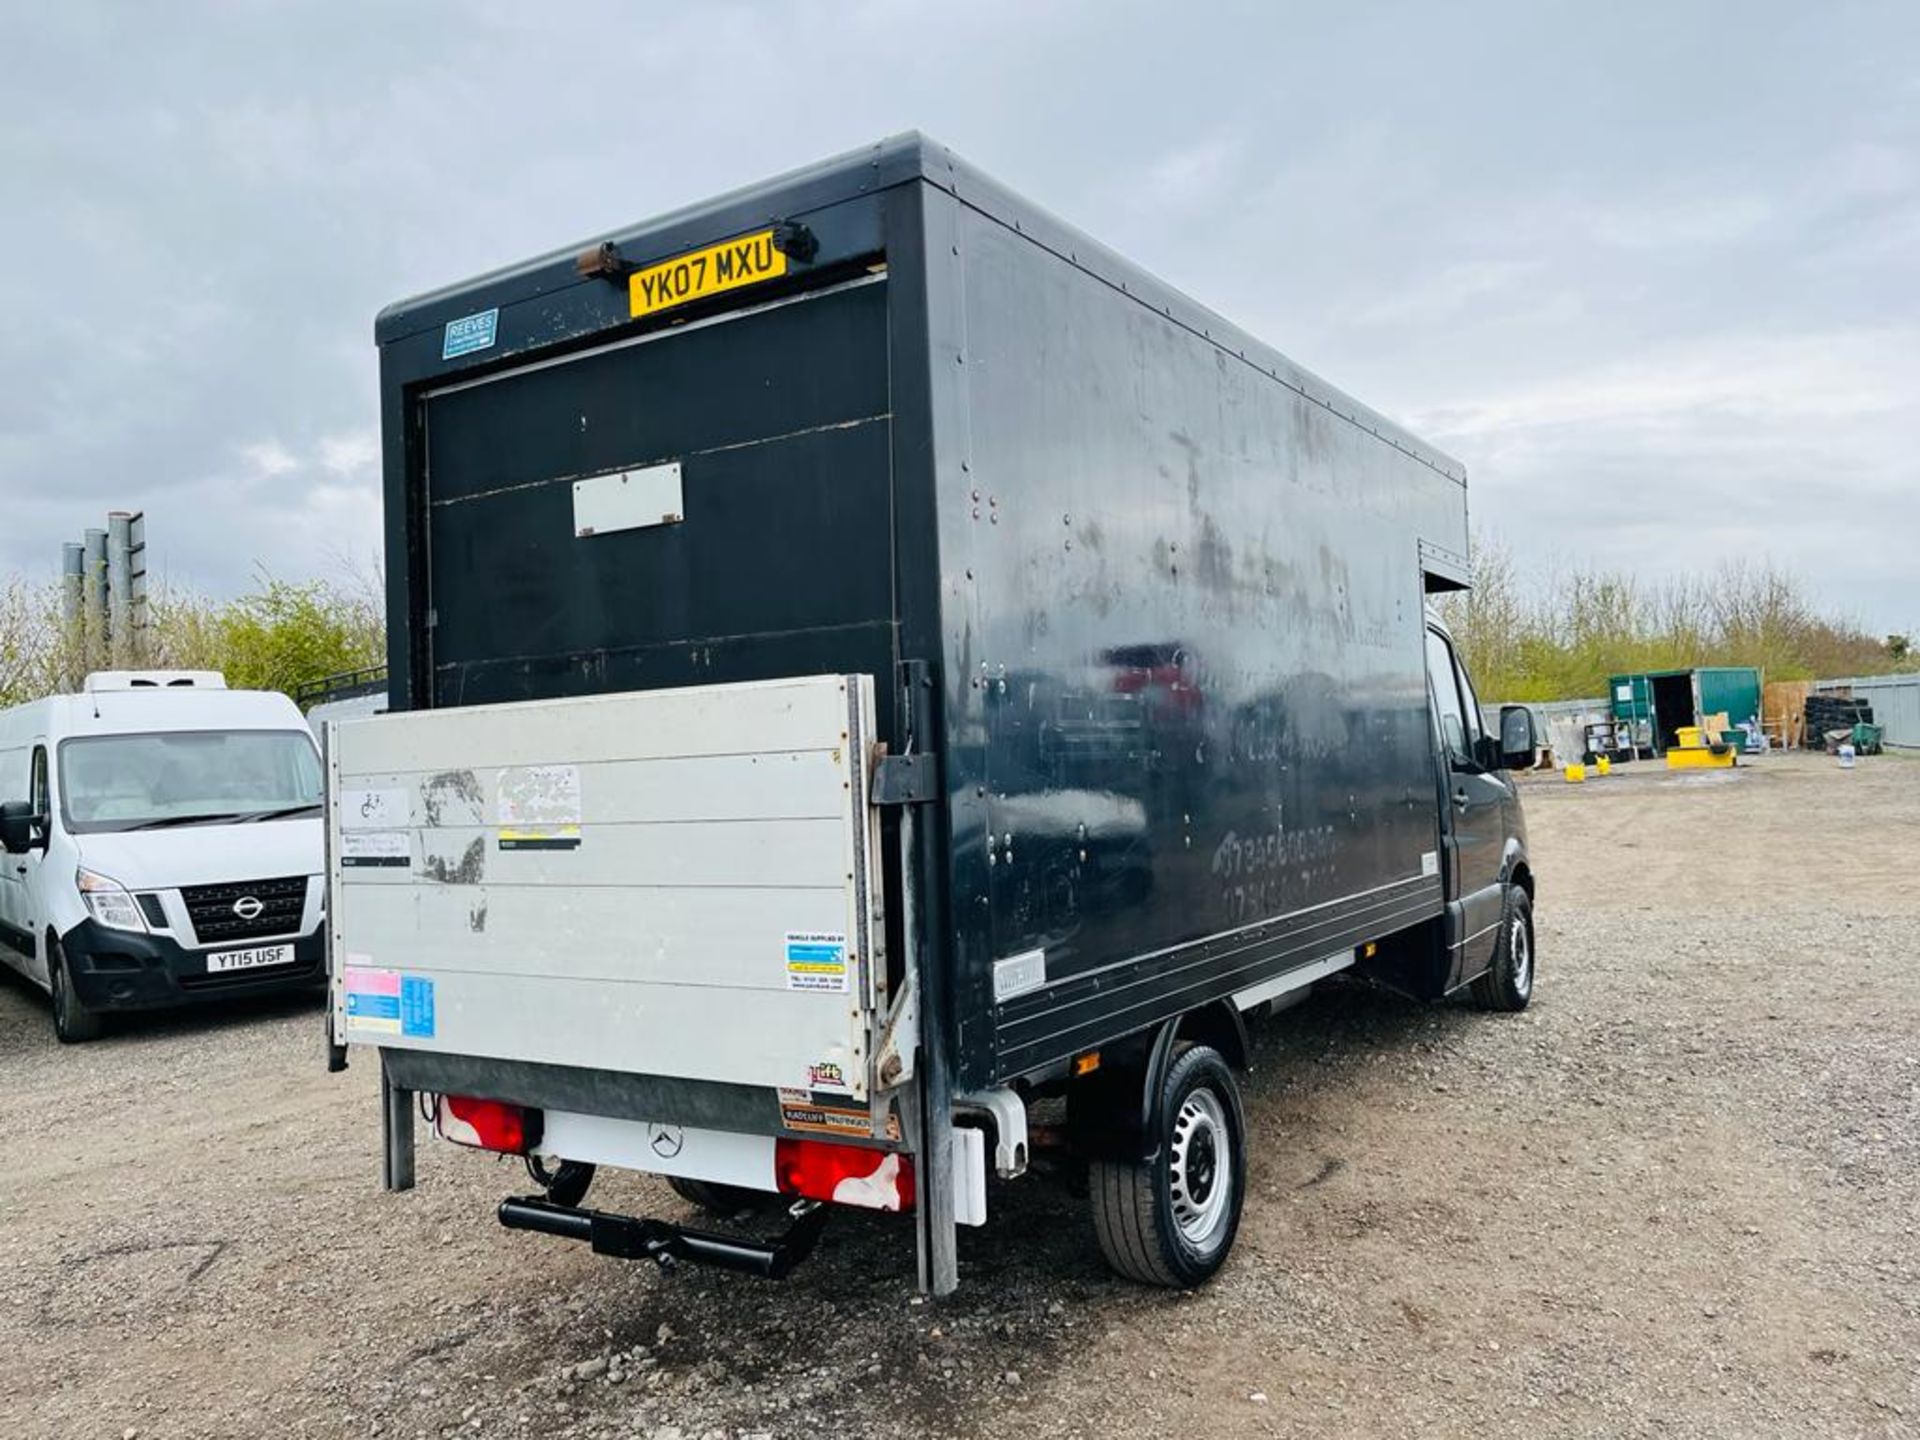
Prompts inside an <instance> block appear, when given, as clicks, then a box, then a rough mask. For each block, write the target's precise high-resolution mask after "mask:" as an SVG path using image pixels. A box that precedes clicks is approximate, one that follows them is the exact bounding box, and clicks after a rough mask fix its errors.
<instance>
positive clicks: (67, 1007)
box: [47, 935, 101, 1045]
mask: <svg viewBox="0 0 1920 1440" xmlns="http://www.w3.org/2000/svg"><path fill="white" fill-rule="evenodd" d="M47 986H48V989H49V990H50V991H51V992H52V997H53V1033H54V1036H55V1037H56V1038H57V1039H58V1040H59V1041H60V1043H61V1044H62V1045H78V1044H80V1043H81V1042H82V1041H86V1040H97V1039H99V1037H100V1029H101V1021H100V1014H99V1012H98V1011H96V1010H89V1009H88V1008H87V1007H86V1006H85V1005H83V1004H81V1003H80V997H79V996H78V995H76V994H74V993H73V980H72V977H71V976H69V975H68V973H67V952H66V949H65V948H64V947H63V946H62V945H61V944H60V942H59V941H58V940H56V939H54V937H53V936H51V935H49V936H47Z"/></svg>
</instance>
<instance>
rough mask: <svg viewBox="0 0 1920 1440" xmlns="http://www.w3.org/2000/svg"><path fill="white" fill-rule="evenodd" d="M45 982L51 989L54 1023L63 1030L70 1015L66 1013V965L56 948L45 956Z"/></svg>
mask: <svg viewBox="0 0 1920 1440" xmlns="http://www.w3.org/2000/svg"><path fill="white" fill-rule="evenodd" d="M47 984H48V985H49V986H50V987H52V991H53V1018H54V1023H55V1024H57V1025H58V1026H59V1027H60V1028H61V1029H62V1030H64V1029H66V1028H67V1021H68V1020H69V1019H70V1018H71V1017H70V1016H69V1015H68V1013H67V1004H68V1002H67V967H66V963H65V957H64V956H62V955H61V953H60V952H59V951H58V950H55V951H52V952H51V953H49V954H48V956H47Z"/></svg>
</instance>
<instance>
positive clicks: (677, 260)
mask: <svg viewBox="0 0 1920 1440" xmlns="http://www.w3.org/2000/svg"><path fill="white" fill-rule="evenodd" d="M786 273H787V254H786V251H784V250H781V249H779V248H778V247H776V246H775V245H774V243H773V231H771V230H759V231H755V232H754V233H753V234H751V235H742V236H740V237H738V238H737V239H733V240H723V241H721V242H720V243H719V244H718V245H709V246H707V248H706V249H704V250H694V251H690V252H689V253H687V254H685V255H676V256H674V258H673V259H671V260H662V261H661V262H660V263H659V264H658V265H649V266H647V267H646V268H645V269H643V270H636V271H634V272H633V274H631V275H629V276H628V277H627V309H628V311H629V312H630V313H631V314H632V315H633V317H634V318H635V319H636V320H637V319H639V318H640V316H642V315H652V314H655V313H657V312H658V311H661V310H671V309H672V308H673V307H674V306H675V305H685V304H687V303H688V302H689V301H693V300H704V299H705V298H706V297H707V296H709V295H719V294H722V293H723V292H725V291H728V290H737V289H739V288H740V287H741V286H742V285H757V284H759V283H760V282H761V281H762V280H775V279H778V278H779V277H780V276H782V275H784V274H786Z"/></svg>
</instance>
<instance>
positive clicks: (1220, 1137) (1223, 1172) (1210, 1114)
mask: <svg viewBox="0 0 1920 1440" xmlns="http://www.w3.org/2000/svg"><path fill="white" fill-rule="evenodd" d="M1168 1178H1169V1182H1170V1188H1171V1190H1172V1194H1173V1222H1174V1224H1175V1225H1176V1226H1178V1227H1179V1230H1180V1234H1181V1236H1182V1237H1183V1238H1184V1239H1185V1240H1186V1241H1187V1243H1188V1244H1190V1245H1192V1246H1194V1247H1195V1248H1197V1249H1200V1250H1206V1249H1209V1248H1210V1247H1211V1246H1212V1245H1213V1244H1214V1243H1215V1242H1217V1241H1218V1239H1219V1237H1220V1234H1221V1232H1222V1231H1223V1230H1224V1229H1225V1227H1226V1223H1227V1212H1228V1202H1229V1197H1230V1196H1231V1195H1232V1193H1233V1187H1234V1183H1235V1179H1234V1174H1233V1146H1232V1143H1231V1132H1230V1131H1229V1130H1228V1128H1227V1111H1226V1107H1225V1106H1224V1105H1222V1104H1221V1103H1220V1097H1219V1096H1217V1095H1215V1094H1214V1093H1213V1091H1211V1090H1208V1089H1199V1090H1195V1091H1193V1092H1192V1093H1191V1094H1189V1095H1188V1096H1187V1098H1186V1099H1185V1100H1183V1101H1181V1103H1180V1113H1179V1114H1178V1115H1177V1116H1175V1117H1174V1121H1173V1146H1172V1161H1171V1165H1170V1174H1169V1177H1168Z"/></svg>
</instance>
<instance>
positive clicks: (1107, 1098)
mask: <svg viewBox="0 0 1920 1440" xmlns="http://www.w3.org/2000/svg"><path fill="white" fill-rule="evenodd" d="M1194 1045H1206V1046H1209V1047H1211V1048H1212V1049H1214V1050H1216V1051H1218V1052H1219V1053H1220V1057H1221V1058H1222V1059H1223V1060H1225V1061H1226V1062H1227V1066H1228V1068H1229V1069H1232V1070H1236V1071H1244V1070H1246V1069H1247V1066H1248V1061H1249V1053H1250V1048H1251V1047H1250V1045H1249V1042H1248V1039H1247V1022H1246V1020H1245V1019H1244V1018H1242V1016H1241V1014H1240V1012H1239V1010H1238V1009H1236V1008H1235V1006H1234V1004H1233V1002H1232V1001H1231V1000H1215V1001H1212V1002H1210V1003H1208V1004H1206V1005H1203V1006H1201V1007H1199V1008H1198V1009H1195V1010H1188V1011H1186V1012H1184V1013H1183V1014H1180V1015H1176V1016H1174V1017H1173V1018H1172V1019H1171V1020H1165V1021H1162V1022H1161V1023H1160V1024H1159V1025H1158V1026H1157V1027H1155V1028H1154V1029H1152V1030H1147V1031H1142V1032H1141V1033H1140V1034H1138V1035H1135V1036H1130V1037H1129V1038H1128V1039H1127V1040H1126V1041H1123V1042H1121V1044H1120V1045H1119V1046H1113V1047H1106V1048H1107V1049H1109V1050H1111V1051H1117V1052H1118V1053H1116V1054H1115V1055H1114V1056H1113V1059H1112V1061H1111V1062H1110V1063H1107V1064H1103V1065H1102V1066H1101V1068H1100V1069H1099V1070H1098V1071H1096V1072H1094V1074H1093V1075H1092V1076H1090V1077H1088V1079H1086V1080H1083V1081H1080V1082H1079V1083H1077V1084H1075V1085H1074V1086H1073V1087H1072V1088H1071V1089H1069V1090H1068V1092H1067V1104H1068V1115H1069V1123H1070V1125H1071V1128H1072V1131H1073V1134H1074V1138H1075V1145H1076V1148H1078V1149H1080V1150H1081V1151H1082V1153H1084V1154H1087V1155H1090V1156H1094V1157H1097V1158H1101V1159H1124V1160H1149V1159H1152V1158H1153V1157H1154V1156H1155V1155H1156V1154H1158V1153H1159V1149H1160V1145H1161V1143H1162V1142H1163V1141H1164V1139H1165V1138H1166V1137H1165V1136H1163V1135H1161V1134H1160V1133H1159V1131H1160V1120H1159V1113H1158V1105H1157V1103H1156V1102H1157V1100H1158V1097H1159V1094H1160V1090H1161V1087H1162V1086H1163V1085H1164V1084H1165V1083H1166V1078H1167V1074H1168V1072H1169V1071H1171V1070H1172V1069H1173V1066H1174V1062H1175V1061H1176V1060H1178V1059H1179V1057H1180V1054H1181V1052H1182V1050H1184V1049H1186V1048H1188V1047H1190V1046H1194Z"/></svg>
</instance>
